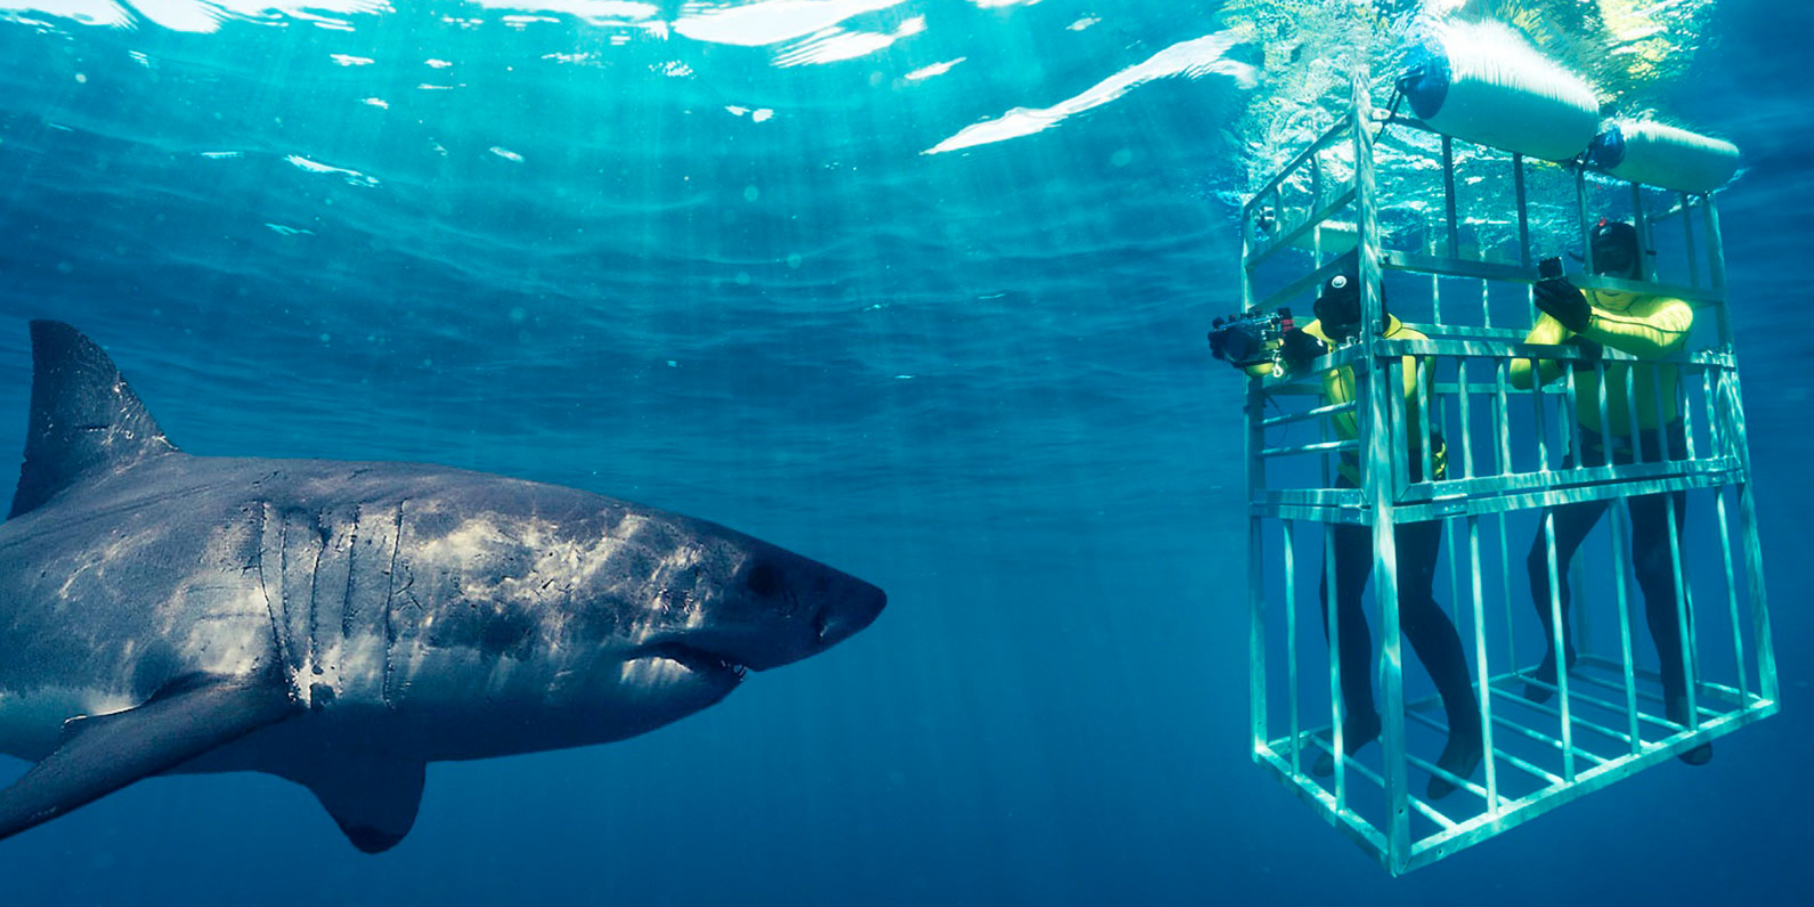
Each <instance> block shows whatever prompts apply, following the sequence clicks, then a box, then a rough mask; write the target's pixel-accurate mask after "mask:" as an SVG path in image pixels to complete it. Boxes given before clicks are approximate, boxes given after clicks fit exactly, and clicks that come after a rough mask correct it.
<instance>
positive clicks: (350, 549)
mask: <svg viewBox="0 0 1814 907" xmlns="http://www.w3.org/2000/svg"><path fill="white" fill-rule="evenodd" d="M364 511H365V507H364V505H361V504H354V505H353V527H352V529H350V530H349V531H348V534H347V540H346V592H345V593H344V595H345V601H342V602H341V603H340V638H341V639H342V640H345V639H347V638H349V637H351V636H352V634H353V617H354V612H353V577H355V576H358V572H357V571H358V570H359V515H360V514H361V513H363V512H364Z"/></svg>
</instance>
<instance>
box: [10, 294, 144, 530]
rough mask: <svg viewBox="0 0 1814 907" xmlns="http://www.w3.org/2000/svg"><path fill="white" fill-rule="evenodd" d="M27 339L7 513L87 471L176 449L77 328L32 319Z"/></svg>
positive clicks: (30, 505)
mask: <svg viewBox="0 0 1814 907" xmlns="http://www.w3.org/2000/svg"><path fill="white" fill-rule="evenodd" d="M31 344H32V387H31V424H30V427H29V428H28V429H27V432H26V435H25V466H24V467H23V468H22V469H20V471H19V490H18V491H17V492H15V493H14V495H13V509H12V512H11V513H10V514H8V516H9V517H16V516H18V515H20V514H22V513H26V512H28V511H30V510H32V509H33V508H35V507H37V506H38V505H40V504H42V503H44V502H45V501H48V500H50V499H51V498H52V497H54V496H55V495H56V494H57V493H58V492H60V491H62V490H63V489H65V488H68V487H69V486H71V485H73V484H75V483H76V482H77V481H80V480H81V479H83V478H84V477H87V476H89V475H92V474H95V473H98V472H101V471H103V470H119V469H125V468H126V467H128V466H131V465H133V464H135V463H139V462H141V461H144V460H146V459H149V458H152V457H158V456H162V455H164V454H169V453H175V452H176V445H174V444H171V443H170V441H169V439H167V438H165V437H164V431H163V429H160V428H158V427H157V420H155V419H153V418H151V413H149V412H147V411H146V410H145V404H143V403H140V402H139V395H138V394H135V393H133V392H132V387H131V386H130V385H128V384H127V383H126V379H125V378H122V377H120V370H119V369H117V368H115V367H114V364H113V360H111V359H109V358H107V354H106V353H104V352H101V348H100V347H98V346H96V345H95V343H94V341H92V340H89V339H88V338H87V337H84V336H82V332H81V331H78V330H76V329H75V328H72V327H70V326H69V325H67V324H63V323H61V322H57V321H34V322H32V323H31Z"/></svg>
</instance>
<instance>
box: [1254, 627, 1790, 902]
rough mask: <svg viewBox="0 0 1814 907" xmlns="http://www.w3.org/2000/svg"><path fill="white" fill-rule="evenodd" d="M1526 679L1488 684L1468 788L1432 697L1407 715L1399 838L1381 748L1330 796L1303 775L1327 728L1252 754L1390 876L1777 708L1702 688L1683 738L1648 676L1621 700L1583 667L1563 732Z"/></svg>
mask: <svg viewBox="0 0 1814 907" xmlns="http://www.w3.org/2000/svg"><path fill="white" fill-rule="evenodd" d="M1532 672H1533V669H1532V668H1525V669H1521V670H1518V671H1511V672H1507V673H1504V674H1501V675H1499V676H1496V677H1494V678H1492V679H1491V680H1490V681H1489V683H1488V687H1489V690H1490V692H1489V695H1488V697H1487V698H1488V703H1487V705H1488V708H1489V709H1490V712H1491V715H1492V721H1491V729H1490V732H1489V735H1488V740H1489V741H1490V743H1491V747H1490V749H1491V757H1490V758H1488V759H1483V760H1482V762H1481V764H1480V767H1479V768H1478V769H1476V770H1475V771H1474V772H1473V774H1472V775H1471V776H1470V777H1469V778H1465V779H1464V778H1457V777H1455V776H1454V775H1451V774H1449V773H1447V772H1444V771H1443V770H1442V769H1440V768H1438V767H1437V766H1436V765H1435V761H1436V759H1437V758H1438V756H1439V754H1440V753H1441V752H1442V749H1443V745H1444V743H1445V742H1446V740H1447V736H1448V729H1447V727H1446V726H1445V725H1444V723H1443V721H1442V717H1443V716H1442V707H1441V703H1440V702H1439V701H1438V700H1437V699H1436V698H1435V697H1429V698H1426V699H1422V700H1419V701H1417V702H1414V703H1410V704H1409V705H1407V707H1406V710H1405V718H1406V719H1407V720H1406V721H1405V751H1406V759H1405V762H1406V764H1405V777H1406V781H1407V785H1406V789H1407V797H1406V806H1407V809H1406V810H1405V812H1404V813H1403V814H1401V816H1400V822H1401V823H1403V827H1402V828H1398V829H1394V828H1393V827H1392V826H1391V824H1390V823H1389V822H1388V819H1389V817H1390V816H1391V810H1390V803H1389V802H1388V799H1387V796H1386V790H1385V777H1386V766H1385V764H1384V761H1385V757H1384V754H1383V752H1382V750H1383V743H1380V742H1376V743H1373V744H1370V745H1367V746H1365V747H1362V748H1361V750H1360V752H1359V753H1354V754H1349V755H1348V756H1346V757H1345V758H1344V759H1343V760H1342V766H1341V768H1342V770H1341V771H1340V772H1338V773H1337V774H1339V776H1340V782H1339V784H1338V778H1337V775H1336V774H1332V775H1330V776H1328V777H1318V776H1316V775H1314V774H1312V767H1313V766H1314V765H1315V763H1316V760H1317V757H1318V756H1319V755H1322V754H1325V753H1328V754H1331V755H1333V744H1332V743H1331V740H1330V726H1329V725H1324V726H1322V727H1316V728H1308V729H1299V731H1298V732H1297V733H1296V734H1295V735H1290V734H1288V735H1286V736H1284V737H1280V738H1277V739H1274V740H1272V741H1270V742H1269V743H1268V744H1267V745H1266V746H1264V747H1261V748H1260V752H1259V761H1260V762H1261V764H1262V765H1265V766H1267V767H1268V768H1270V769H1271V770H1272V771H1273V772H1274V773H1275V774H1276V775H1277V776H1278V777H1279V778H1280V779H1281V780H1282V781H1284V782H1285V783H1286V784H1287V785H1288V786H1290V787H1292V788H1293V789H1295V790H1296V791H1297V792H1298V793H1299V795H1300V796H1301V797H1302V798H1303V799H1305V800H1306V801H1307V802H1309V803H1310V804H1311V805H1312V806H1313V807H1315V808H1316V809H1318V810H1319V811H1320V812H1321V813H1322V814H1323V816H1324V818H1325V819H1327V820H1328V821H1329V822H1330V823H1331V824H1333V825H1335V826H1336V827H1338V828H1341V829H1343V830H1344V831H1346V832H1348V834H1349V835H1350V837H1352V838H1354V839H1355V840H1356V841H1357V842H1359V843H1360V844H1361V846H1362V847H1364V848H1366V849H1367V850H1368V851H1369V852H1371V853H1373V854H1374V856H1375V857H1376V858H1378V859H1379V860H1380V861H1381V863H1382V864H1384V865H1385V866H1386V868H1387V869H1388V870H1390V871H1391V872H1392V873H1393V874H1395V875H1398V874H1402V873H1404V872H1408V871H1410V870H1412V869H1415V868H1418V867H1420V866H1424V865H1427V864H1429V863H1432V862H1435V861H1436V860H1439V859H1441V858H1443V857H1445V856H1448V855H1450V854H1453V853H1455V852H1457V851H1459V850H1462V849H1464V848H1466V847H1468V846H1471V845H1473V844H1476V843H1479V842H1480V841H1483V840H1486V839H1487V838H1490V837H1492V836H1494V835H1496V834H1498V833H1500V832H1502V831H1506V830H1508V829H1510V828H1512V827H1514V826H1516V825H1519V824H1522V823H1523V822H1525V821H1528V820H1530V819H1533V818H1535V817H1537V816H1538V815H1541V814H1543V813H1545V812H1548V811H1549V810H1551V809H1554V808H1555V807H1558V806H1561V805H1563V804H1564V803H1567V802H1568V801H1570V800H1572V799H1574V798H1576V797H1579V796H1583V795H1585V794H1587V793H1590V792H1592V791H1593V790H1597V789H1599V788H1600V787H1604V786H1606V785H1608V784H1611V783H1613V782H1614V781H1617V780H1619V779H1621V778H1624V777H1627V776H1629V775H1631V774H1633V773H1635V772H1637V771H1640V770H1642V769H1644V768H1648V767H1650V766H1652V765H1655V764H1658V763H1661V762H1663V761H1665V760H1667V759H1669V758H1671V757H1674V756H1677V755H1680V754H1682V753H1686V752H1688V751H1690V750H1693V749H1695V748H1696V747H1698V746H1700V745H1701V744H1703V743H1708V742H1710V741H1712V740H1713V739H1715V738H1717V737H1720V736H1723V735H1724V734H1727V733H1730V732H1731V731H1733V730H1736V729H1737V728H1739V727H1741V726H1743V725H1745V724H1749V723H1751V722H1753V721H1757V720H1761V719H1763V718H1765V717H1768V716H1769V715H1771V714H1774V713H1775V711H1776V708H1777V706H1776V703H1774V702H1772V701H1770V700H1767V699H1764V698H1762V697H1761V696H1759V695H1758V694H1757V693H1756V691H1751V690H1747V691H1743V692H1741V691H1740V690H1737V689H1734V688H1731V687H1728V686H1724V685H1721V684H1717V683H1709V682H1705V681H1703V682H1701V683H1700V684H1698V685H1697V688H1696V696H1695V699H1696V702H1695V706H1696V709H1695V711H1696V714H1697V716H1698V721H1697V722H1696V723H1697V725H1698V726H1697V727H1694V728H1690V727H1687V726H1684V725H1682V724H1678V723H1675V722H1672V721H1670V720H1669V719H1668V718H1667V716H1666V715H1665V708H1664V703H1663V695H1662V685H1661V683H1660V680H1659V678H1658V677H1657V675H1656V674H1655V672H1653V671H1644V670H1638V671H1634V672H1633V675H1632V680H1633V683H1632V687H1631V689H1630V691H1629V692H1628V691H1627V686H1626V682H1625V672H1624V668H1623V666H1622V665H1621V664H1620V663H1618V662H1611V661H1607V660H1605V659H1602V658H1596V657H1592V656H1584V657H1583V658H1582V659H1581V661H1580V662H1579V663H1578V664H1577V666H1576V668H1575V669H1574V670H1573V671H1571V672H1569V675H1568V678H1567V679H1568V688H1569V689H1568V697H1567V704H1568V709H1567V711H1568V723H1567V726H1566V728H1565V726H1564V724H1563V721H1562V714H1563V710H1562V708H1561V704H1562V701H1563V700H1562V699H1561V698H1560V697H1558V696H1557V695H1556V693H1557V690H1556V687H1555V685H1553V684H1546V683H1542V682H1540V681H1537V680H1535V679H1534V678H1533V677H1532ZM1546 693H1547V695H1545V694H1546ZM1537 699H1544V700H1546V701H1543V702H1538V701H1535V700H1537ZM1388 720H1390V719H1388ZM1381 740H1382V741H1383V740H1384V737H1383V736H1382V737H1381ZM1439 775H1440V776H1441V777H1443V778H1445V779H1446V780H1447V781H1449V782H1450V783H1451V784H1452V785H1454V786H1455V789H1454V790H1453V791H1452V792H1450V793H1448V794H1447V796H1445V797H1442V798H1441V799H1431V798H1430V797H1429V796H1428V794H1427V787H1428V784H1429V780H1430V779H1431V778H1432V777H1435V776H1439ZM1395 832H1397V834H1396V835H1395V834H1394V833H1395ZM1395 838H1396V839H1397V840H1398V841H1399V843H1398V845H1397V846H1396V847H1395V846H1394V845H1393V841H1394V839H1395Z"/></svg>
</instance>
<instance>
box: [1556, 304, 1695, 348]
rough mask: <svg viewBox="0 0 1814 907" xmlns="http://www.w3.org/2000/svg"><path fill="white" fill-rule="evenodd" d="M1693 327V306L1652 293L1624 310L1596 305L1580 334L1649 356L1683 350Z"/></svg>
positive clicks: (1608, 344) (1601, 342) (1610, 345)
mask: <svg viewBox="0 0 1814 907" xmlns="http://www.w3.org/2000/svg"><path fill="white" fill-rule="evenodd" d="M1544 317H1546V318H1547V317H1549V316H1547V315H1546V316H1544ZM1558 327H1560V325H1558ZM1692 327H1694V308H1693V307H1692V306H1690V305H1689V304H1688V303H1686V302H1683V301H1682V300H1680V299H1671V298H1669V297H1667V296H1651V297H1647V298H1640V299H1638V300H1637V301H1635V302H1633V303H1632V304H1631V305H1630V306H1629V307H1628V308H1626V309H1625V311H1623V312H1615V311H1611V310H1609V309H1603V308H1600V307H1599V306H1595V307H1594V314H1593V318H1592V319H1591V320H1590V321H1588V323H1587V330H1585V331H1582V332H1581V336H1583V337H1586V338H1587V339H1589V340H1593V341H1597V342H1599V343H1600V344H1602V345H1604V346H1606V347H1608V348H1610V349H1615V350H1618V351H1620V352H1623V353H1630V354H1632V355H1633V356H1640V357H1643V358H1646V359H1649V358H1652V357H1656V356H1665V355H1668V354H1670V353H1673V352H1675V351H1677V350H1679V349H1681V348H1682V346H1683V344H1685V343H1687V342H1688V329H1689V328H1692Z"/></svg>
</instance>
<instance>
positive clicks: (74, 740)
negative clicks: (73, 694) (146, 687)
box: [0, 675, 302, 838]
mask: <svg viewBox="0 0 1814 907" xmlns="http://www.w3.org/2000/svg"><path fill="white" fill-rule="evenodd" d="M301 711H302V709H301V707H300V706H299V705H297V704H296V702H295V701H294V700H293V699H291V698H290V694H289V690H288V689H286V688H285V687H284V686H283V685H282V684H281V683H280V682H277V681H275V680H272V679H270V678H268V677H258V678H249V679H232V678H224V677H217V676H212V675H194V676H191V677H186V678H183V679H182V680H179V681H177V682H175V683H172V684H170V685H168V686H166V687H165V688H164V689H162V690H159V691H158V693H157V695H155V696H153V697H151V699H150V700H148V701H146V702H145V704H144V705H141V706H139V707H138V708H134V709H127V710H126V711H124V712H116V713H114V714H111V715H102V716H97V717H91V718H79V719H76V720H74V721H71V722H70V723H69V725H68V726H67V727H66V729H65V732H64V739H63V745H62V746H59V747H58V748H57V750H56V751H55V752H53V753H51V754H50V755H49V756H46V757H44V761H42V762H39V763H38V764H37V765H36V766H33V767H32V769H31V771H29V772H26V773H25V776H24V777H22V778H20V779H19V780H18V781H17V782H14V784H13V786H11V787H9V788H7V789H6V790H4V791H0V838H5V837H8V836H10V835H14V834H18V833H19V832H21V831H24V830H25V829H28V828H31V827H32V826H34V825H39V824H41V823H44V822H48V821H50V820H51V819H54V818H56V817H58V816H60V815H62V814H64V813H66V812H69V811H70V810H72V809H75V808H76V807H78V806H82V805H85V804H87V803H89V802H92V801H93V800H95V799H97V798H99V797H101V796H104V795H106V794H110V793H112V792H114V791H116V790H119V789H120V788H122V787H125V786H126V785H128V784H131V783H132V782H134V781H137V780H139V779H140V778H143V777H145V776H147V775H155V774H157V773H159V772H162V771H165V770H166V769H170V768H174V767H176V766H178V765H181V764H182V763H184V762H187V761H188V760H190V759H193V758H195V757H196V756H199V755H201V754H203V753H206V752H208V751H209V750H212V749H214V748H215V747H218V746H220V745H222V744H225V743H228V742H231V741H233V740H236V739H238V738H240V737H243V736H245V735H246V734H249V733H251V732H253V731H255V730H258V729H259V728H261V727H265V726H267V725H270V724H275V723H276V722H279V721H282V720H284V719H285V718H288V717H290V716H291V715H295V714H298V713H300V712H301Z"/></svg>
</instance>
